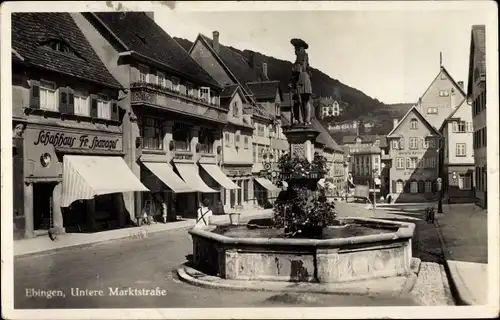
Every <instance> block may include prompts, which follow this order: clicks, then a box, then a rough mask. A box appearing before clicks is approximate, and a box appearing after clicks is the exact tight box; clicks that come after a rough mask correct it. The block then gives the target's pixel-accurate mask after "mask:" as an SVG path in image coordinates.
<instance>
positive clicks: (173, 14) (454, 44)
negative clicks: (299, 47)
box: [155, 6, 486, 103]
mask: <svg viewBox="0 0 500 320" xmlns="http://www.w3.org/2000/svg"><path fill="white" fill-rule="evenodd" d="M283 8H284V9H286V7H283ZM422 8H424V7H422ZM485 19H486V16H485V10H484V9H481V8H480V7H478V9H472V10H471V9H470V7H469V9H467V10H463V9H461V8H459V9H456V7H453V6H450V7H449V9H447V10H432V11H431V10H428V11H424V10H417V11H416V10H411V11H404V10H398V11H394V10H372V11H367V10H365V11H360V10H355V11H352V10H343V11H339V10H333V11H332V10H328V11H326V10H320V11H311V10H304V11H285V10H280V11H219V12H218V11H212V12H207V11H198V12H196V11H187V10H168V9H166V10H160V11H158V10H155V22H156V23H157V24H159V25H160V26H161V27H162V28H163V29H164V30H165V31H166V32H167V33H168V34H169V35H170V36H172V37H181V38H185V39H188V40H190V41H193V40H194V39H195V38H196V36H197V35H198V33H203V34H205V35H206V36H209V37H212V31H214V30H217V31H219V33H220V42H221V44H224V45H228V46H233V47H235V48H238V49H241V50H243V49H250V50H254V51H258V52H261V53H263V54H265V55H268V56H273V57H275V58H278V59H283V60H294V59H295V55H294V50H293V46H292V45H291V44H290V39H291V38H302V39H304V40H305V41H306V42H307V43H308V44H309V49H308V50H307V51H308V54H309V61H310V64H311V66H312V67H314V68H317V69H320V70H321V71H323V72H324V73H326V74H327V75H329V76H330V77H331V78H334V79H338V80H340V81H341V82H342V83H344V84H346V85H348V86H351V87H354V88H357V89H359V90H361V91H363V92H364V93H365V94H367V95H369V96H371V97H373V98H377V99H378V100H380V101H382V102H384V103H400V102H408V103H413V102H416V101H417V100H418V97H419V96H421V95H422V94H423V92H424V91H425V90H426V88H427V87H428V86H429V84H430V83H431V82H432V80H433V79H434V78H435V77H436V75H437V74H438V72H439V66H440V64H439V63H440V52H442V57H443V65H444V66H445V68H446V69H447V70H448V71H449V72H450V74H451V76H452V77H453V78H454V79H455V81H464V84H465V86H467V77H468V61H469V48H470V29H471V26H472V25H474V24H486V23H485V21H486V20H485Z"/></svg>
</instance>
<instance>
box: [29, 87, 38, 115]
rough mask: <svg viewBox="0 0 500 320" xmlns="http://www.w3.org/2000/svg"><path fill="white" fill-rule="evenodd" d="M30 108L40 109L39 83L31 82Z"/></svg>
mask: <svg viewBox="0 0 500 320" xmlns="http://www.w3.org/2000/svg"><path fill="white" fill-rule="evenodd" d="M29 107H30V108H33V109H40V82H39V81H35V80H31V90H30V105H29Z"/></svg>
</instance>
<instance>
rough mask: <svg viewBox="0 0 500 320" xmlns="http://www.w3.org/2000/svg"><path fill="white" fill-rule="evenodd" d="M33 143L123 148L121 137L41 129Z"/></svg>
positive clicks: (91, 147) (98, 148) (106, 148)
mask: <svg viewBox="0 0 500 320" xmlns="http://www.w3.org/2000/svg"><path fill="white" fill-rule="evenodd" d="M33 145H35V146H39V145H41V146H47V145H53V146H54V147H65V148H82V149H92V150H96V149H97V150H121V149H122V143H121V137H103V136H97V135H89V134H77V133H69V132H60V131H48V130H40V131H39V132H38V134H37V135H36V137H35V138H34V142H33Z"/></svg>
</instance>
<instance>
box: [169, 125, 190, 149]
mask: <svg viewBox="0 0 500 320" xmlns="http://www.w3.org/2000/svg"><path fill="white" fill-rule="evenodd" d="M172 138H173V139H174V141H175V150H176V151H191V128H190V127H189V126H187V125H185V124H182V123H176V124H174V129H173V132H172Z"/></svg>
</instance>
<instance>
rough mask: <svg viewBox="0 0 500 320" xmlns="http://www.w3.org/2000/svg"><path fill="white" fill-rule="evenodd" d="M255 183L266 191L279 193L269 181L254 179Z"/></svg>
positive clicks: (278, 189)
mask: <svg viewBox="0 0 500 320" xmlns="http://www.w3.org/2000/svg"><path fill="white" fill-rule="evenodd" d="M255 181H257V183H258V184H260V185H261V186H263V187H264V188H266V189H267V190H269V191H271V192H273V191H281V189H280V188H278V187H277V186H275V185H274V184H273V183H272V182H271V181H269V180H268V179H266V178H255Z"/></svg>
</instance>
